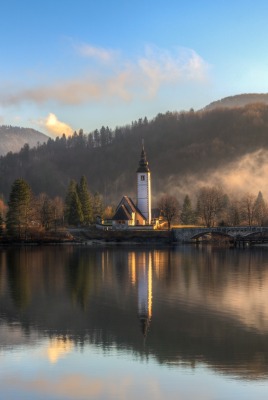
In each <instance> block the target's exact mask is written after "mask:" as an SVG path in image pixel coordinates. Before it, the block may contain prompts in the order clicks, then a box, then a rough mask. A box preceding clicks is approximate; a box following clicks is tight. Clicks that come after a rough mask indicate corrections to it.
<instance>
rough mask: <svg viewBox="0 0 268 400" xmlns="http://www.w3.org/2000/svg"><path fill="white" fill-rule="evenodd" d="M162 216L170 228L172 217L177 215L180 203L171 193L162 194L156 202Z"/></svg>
mask: <svg viewBox="0 0 268 400" xmlns="http://www.w3.org/2000/svg"><path fill="white" fill-rule="evenodd" d="M158 207H159V208H160V210H161V212H162V215H163V217H164V218H165V219H166V221H167V223H168V229H169V230H170V226H171V222H172V220H173V219H174V218H176V217H177V216H178V215H179V210H180V205H179V202H178V200H177V199H176V197H174V196H171V195H167V194H166V195H164V196H162V197H161V199H160V200H159V202H158Z"/></svg>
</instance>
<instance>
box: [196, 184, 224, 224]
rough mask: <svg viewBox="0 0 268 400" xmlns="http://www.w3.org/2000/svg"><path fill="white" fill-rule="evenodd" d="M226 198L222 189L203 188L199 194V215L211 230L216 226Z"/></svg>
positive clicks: (213, 187)
mask: <svg viewBox="0 0 268 400" xmlns="http://www.w3.org/2000/svg"><path fill="white" fill-rule="evenodd" d="M224 202H225V196H224V194H223V192H222V190H221V189H220V188H217V187H215V186H212V187H210V186H203V187H201V188H200V189H199V191H198V194H197V215H198V216H199V217H200V218H201V219H202V220H203V221H204V223H205V225H206V226H207V227H208V228H209V227H211V226H214V225H215V223H216V220H217V218H219V216H220V212H221V211H222V210H223V207H224Z"/></svg>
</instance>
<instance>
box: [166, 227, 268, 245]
mask: <svg viewBox="0 0 268 400" xmlns="http://www.w3.org/2000/svg"><path fill="white" fill-rule="evenodd" d="M172 232H173V238H174V240H175V241H176V242H190V241H192V240H194V239H198V238H200V237H201V236H204V235H207V234H211V233H214V234H218V235H222V236H227V237H229V238H230V239H240V240H242V239H246V238H247V237H248V238H250V236H251V235H256V234H259V235H262V234H266V233H268V227H264V226H261V227H260V226H237V227H236V226H222V227H221V226H219V227H213V228H198V227H196V228H174V229H172Z"/></svg>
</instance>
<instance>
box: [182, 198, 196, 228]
mask: <svg viewBox="0 0 268 400" xmlns="http://www.w3.org/2000/svg"><path fill="white" fill-rule="evenodd" d="M180 218H181V223H182V224H183V225H191V224H193V223H194V222H195V213H194V211H193V209H192V202H191V199H190V197H189V196H188V194H187V195H186V196H185V198H184V201H183V205H182V211H181V216H180Z"/></svg>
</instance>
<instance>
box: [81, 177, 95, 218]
mask: <svg viewBox="0 0 268 400" xmlns="http://www.w3.org/2000/svg"><path fill="white" fill-rule="evenodd" d="M78 196H79V200H80V202H81V207H82V212H83V219H84V224H85V225H89V224H90V222H91V221H92V199H91V196H90V193H89V190H88V184H87V179H86V177H85V176H84V175H83V176H82V177H81V179H80V185H79V187H78Z"/></svg>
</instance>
